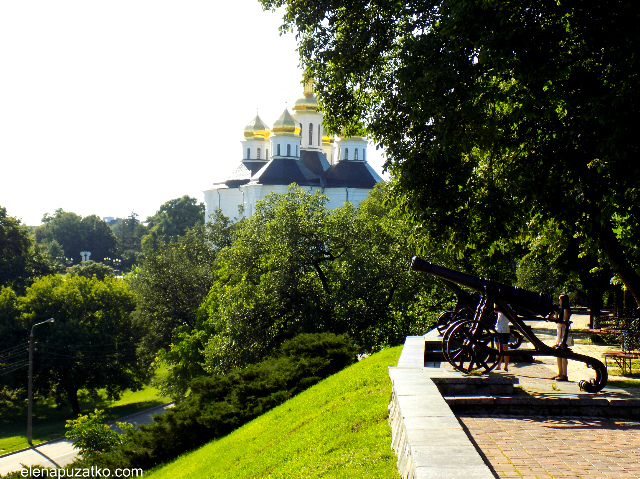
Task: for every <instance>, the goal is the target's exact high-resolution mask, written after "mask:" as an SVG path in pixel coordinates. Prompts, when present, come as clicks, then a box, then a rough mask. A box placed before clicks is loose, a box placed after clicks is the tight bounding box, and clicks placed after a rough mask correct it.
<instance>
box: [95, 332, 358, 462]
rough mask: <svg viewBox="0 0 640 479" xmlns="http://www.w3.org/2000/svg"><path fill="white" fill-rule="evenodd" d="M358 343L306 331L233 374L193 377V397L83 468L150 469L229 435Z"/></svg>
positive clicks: (352, 355) (350, 355)
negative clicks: (265, 356)
mask: <svg viewBox="0 0 640 479" xmlns="http://www.w3.org/2000/svg"><path fill="white" fill-rule="evenodd" d="M356 351H357V348H356V346H355V345H354V344H353V343H352V341H351V340H350V339H349V338H348V337H347V336H344V335H343V336H337V335H334V334H330V333H320V334H300V335H298V336H296V337H295V338H294V339H292V340H290V341H287V342H285V343H284V344H283V345H282V346H281V347H280V348H279V349H278V350H277V351H276V353H274V355H273V356H272V357H270V358H268V359H266V360H264V361H262V362H260V363H257V364H253V365H250V366H248V367H246V368H243V369H241V370H238V371H235V372H233V373H231V374H228V375H224V376H223V375H216V376H208V377H199V378H196V379H194V380H193V381H191V383H190V394H189V395H188V397H186V398H184V399H182V400H180V401H178V402H176V405H175V407H174V408H172V409H170V410H169V411H167V412H166V413H165V414H162V415H158V416H155V417H154V422H153V423H152V424H149V425H145V426H141V427H140V428H139V429H132V430H129V431H128V432H127V433H126V435H127V436H128V437H126V439H125V440H123V441H122V444H121V445H120V446H118V447H115V448H114V449H112V450H111V451H109V452H107V453H104V454H90V455H87V457H86V458H84V460H83V463H84V464H83V467H85V466H86V467H88V466H90V465H95V466H100V467H109V468H111V469H113V468H117V467H141V468H143V469H145V470H146V469H149V468H151V467H153V466H155V465H157V464H160V463H162V462H166V461H168V460H171V459H173V458H175V457H177V456H178V455H180V454H182V453H184V452H187V451H190V450H192V449H195V448H197V447H198V446H201V445H202V444H205V443H206V442H208V441H210V440H212V439H215V438H218V437H222V436H224V435H226V434H229V433H230V432H231V431H233V430H234V429H236V428H238V427H239V426H241V425H243V424H245V423H247V422H249V421H251V420H252V419H254V418H256V417H258V416H260V415H261V414H263V413H265V412H266V411H268V410H269V409H271V408H273V407H275V406H277V405H279V404H281V403H283V402H285V401H286V400H288V399H289V398H291V397H293V396H295V395H296V394H298V393H299V392H301V391H303V390H305V389H307V388H308V387H310V386H312V385H314V384H316V383H317V382H319V381H320V380H322V379H324V378H326V377H328V376H330V375H332V374H334V373H336V372H338V371H340V370H341V369H343V368H344V367H346V366H348V365H350V364H352V363H353V362H355V360H356Z"/></svg>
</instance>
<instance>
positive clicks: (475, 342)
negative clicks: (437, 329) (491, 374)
mask: <svg viewBox="0 0 640 479" xmlns="http://www.w3.org/2000/svg"><path fill="white" fill-rule="evenodd" d="M496 346H497V336H496V332H495V331H494V330H493V329H492V328H489V327H488V326H486V325H484V324H481V323H479V322H477V321H473V320H462V321H456V322H455V323H452V324H451V326H450V327H449V328H448V329H447V331H446V332H445V334H444V337H443V338H442V351H443V353H444V357H445V359H446V360H447V361H449V363H450V364H451V365H452V366H453V367H454V368H455V369H457V370H458V371H462V372H464V373H470V372H472V371H475V370H479V369H483V370H484V372H488V371H491V370H492V369H493V368H494V367H495V366H496V364H497V363H498V360H499V359H500V355H501V352H500V351H499V350H498V349H497V348H496Z"/></svg>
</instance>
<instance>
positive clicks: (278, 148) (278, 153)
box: [277, 145, 280, 156]
mask: <svg viewBox="0 0 640 479" xmlns="http://www.w3.org/2000/svg"><path fill="white" fill-rule="evenodd" d="M277 155H278V156H280V145H278V153H277Z"/></svg>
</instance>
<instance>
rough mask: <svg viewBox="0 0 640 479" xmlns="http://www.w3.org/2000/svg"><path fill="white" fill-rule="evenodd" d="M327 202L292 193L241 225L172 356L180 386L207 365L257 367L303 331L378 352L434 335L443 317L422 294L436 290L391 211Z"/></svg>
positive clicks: (270, 200) (270, 201)
mask: <svg viewBox="0 0 640 479" xmlns="http://www.w3.org/2000/svg"><path fill="white" fill-rule="evenodd" d="M325 202H326V197H324V196H323V195H321V194H319V193H315V194H310V193H307V192H305V191H303V190H302V189H299V188H297V187H295V185H292V186H291V187H290V188H289V189H288V190H287V192H286V193H284V194H272V195H270V196H268V197H267V198H265V200H263V201H262V202H260V203H259V204H258V205H257V206H256V212H255V213H254V214H253V215H252V216H251V217H250V218H248V219H246V220H244V221H242V222H241V223H239V224H237V226H236V229H235V230H234V234H233V242H232V244H231V246H229V247H228V248H224V249H222V250H221V251H220V252H219V253H218V255H217V257H216V264H215V268H214V271H213V286H212V287H211V290H210V292H209V294H208V295H207V298H206V299H205V301H204V302H203V304H202V307H201V310H200V311H199V314H198V315H197V316H196V319H197V323H196V327H195V328H194V329H193V331H192V332H190V333H187V332H184V333H183V334H181V335H180V336H179V337H178V338H175V341H174V344H173V345H172V347H171V349H170V351H169V352H168V353H167V354H166V356H165V357H166V359H167V360H168V361H169V362H170V363H171V364H172V365H173V366H174V369H173V371H172V373H173V376H172V379H171V383H172V385H173V386H175V387H176V388H181V387H184V381H185V380H186V379H188V378H190V377H193V376H197V375H199V374H202V369H200V368H201V365H204V366H205V367H206V369H207V370H208V371H212V372H216V373H218V372H225V371H229V370H231V369H234V368H237V367H240V366H243V365H245V364H248V363H253V362H255V361H257V360H259V359H260V358H262V357H264V356H265V355H267V354H269V353H270V352H271V351H273V349H274V348H276V347H278V346H279V345H280V344H282V342H283V341H285V340H287V339H290V338H292V337H294V336H295V335H297V334H300V333H315V332H332V333H335V334H345V333H346V334H348V335H349V336H351V337H352V338H353V339H354V340H355V341H356V342H357V343H358V344H359V345H360V347H361V348H362V349H363V350H367V351H371V350H375V349H377V348H380V347H382V346H384V345H386V344H398V343H399V342H401V341H403V340H404V336H405V335H406V334H411V333H413V332H420V333H424V332H425V331H426V330H427V329H428V326H429V323H430V322H431V321H432V320H434V319H435V314H436V312H435V311H434V310H433V308H434V304H433V303H430V302H429V301H428V300H426V299H424V300H423V299H421V296H425V297H426V296H428V293H429V292H430V291H431V288H432V287H433V283H432V282H431V279H430V278H428V277H427V276H426V275H416V274H414V273H410V272H409V271H408V265H409V260H410V258H411V255H412V251H411V249H410V248H409V243H408V241H407V237H406V236H404V235H398V233H399V232H400V231H401V230H402V228H401V227H399V226H397V225H396V224H395V223H394V221H393V220H391V219H389V220H388V221H385V220H384V218H381V217H380V216H378V215H377V214H376V212H377V213H380V214H386V212H387V208H386V207H384V206H382V205H379V204H374V202H373V200H372V202H370V203H369V207H368V208H366V209H362V211H361V212H357V211H356V210H355V209H354V208H353V206H352V205H350V204H346V205H345V206H344V207H343V208H338V209H336V210H328V209H326V207H325ZM383 212H384V213H383ZM394 228H395V229H394ZM425 313H427V314H425ZM429 313H430V314H429ZM202 351H204V357H203V356H202Z"/></svg>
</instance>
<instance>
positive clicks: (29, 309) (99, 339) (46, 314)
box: [18, 276, 148, 414]
mask: <svg viewBox="0 0 640 479" xmlns="http://www.w3.org/2000/svg"><path fill="white" fill-rule="evenodd" d="M18 304H19V310H20V312H21V320H22V322H23V324H24V326H25V328H29V327H31V325H32V324H35V323H37V322H40V321H43V320H45V319H48V318H54V319H55V323H53V324H51V325H47V326H46V327H45V326H41V327H40V328H38V330H37V333H36V341H37V342H38V348H37V349H38V351H37V354H36V355H35V359H34V385H35V388H36V391H38V392H40V393H41V394H42V395H45V396H49V397H55V398H56V399H57V400H58V401H60V402H62V400H63V398H65V397H66V399H67V400H68V401H70V403H71V406H72V409H73V412H74V413H76V414H78V413H79V412H80V406H79V404H78V397H77V391H78V389H81V388H85V389H87V390H89V391H96V390H98V389H100V388H106V391H107V394H108V396H109V397H117V396H119V395H120V393H121V392H122V391H124V390H125V389H136V388H138V387H139V386H140V385H141V384H142V381H144V380H145V379H146V378H147V376H148V368H147V367H143V365H142V364H140V363H139V362H138V360H137V358H136V345H137V342H138V340H139V332H138V331H137V330H136V328H135V327H134V325H133V323H132V321H131V312H132V311H133V309H134V307H135V296H134V295H133V293H132V292H131V291H130V289H129V287H128V285H127V284H126V283H124V282H123V281H120V280H116V279H112V278H105V280H104V281H99V280H98V279H97V278H95V277H92V278H85V277H82V276H45V277H42V278H39V279H38V280H36V281H35V282H34V283H33V284H32V285H31V286H30V287H29V288H28V289H27V291H26V294H25V296H23V297H20V298H18ZM45 328H46V329H45Z"/></svg>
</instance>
